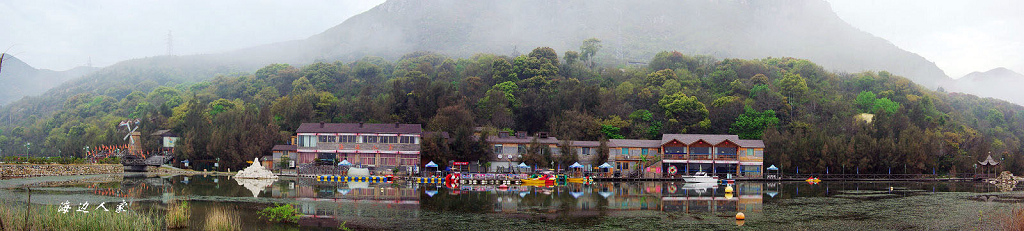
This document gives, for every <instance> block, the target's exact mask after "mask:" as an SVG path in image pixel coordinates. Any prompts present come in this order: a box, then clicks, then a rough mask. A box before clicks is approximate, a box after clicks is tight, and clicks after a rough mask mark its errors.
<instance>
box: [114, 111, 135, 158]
mask: <svg viewBox="0 0 1024 231" xmlns="http://www.w3.org/2000/svg"><path fill="white" fill-rule="evenodd" d="M132 124H135V127H134V128H133V127H132ZM118 126H119V127H126V128H127V130H128V134H127V135H125V136H124V138H122V140H127V141H128V150H129V152H128V153H129V154H134V153H133V152H135V151H136V150H138V149H136V148H135V145H136V144H135V137H134V136H133V134H135V130H138V129H139V119H135V120H125V121H121V123H119V124H118Z"/></svg>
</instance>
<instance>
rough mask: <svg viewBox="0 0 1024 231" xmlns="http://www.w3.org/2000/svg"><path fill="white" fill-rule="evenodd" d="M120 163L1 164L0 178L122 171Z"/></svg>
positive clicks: (122, 167)
mask: <svg viewBox="0 0 1024 231" xmlns="http://www.w3.org/2000/svg"><path fill="white" fill-rule="evenodd" d="M122 172H124V166H122V165H120V164H0V178H11V177H33V176H71V175H95V174H110V173H122Z"/></svg>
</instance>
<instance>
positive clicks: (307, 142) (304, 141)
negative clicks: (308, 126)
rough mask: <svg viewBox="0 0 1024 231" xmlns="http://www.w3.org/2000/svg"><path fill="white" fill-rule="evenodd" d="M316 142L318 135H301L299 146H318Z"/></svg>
mask: <svg viewBox="0 0 1024 231" xmlns="http://www.w3.org/2000/svg"><path fill="white" fill-rule="evenodd" d="M316 142H317V137H316V136H299V146H301V147H307V148H310V147H316Z"/></svg>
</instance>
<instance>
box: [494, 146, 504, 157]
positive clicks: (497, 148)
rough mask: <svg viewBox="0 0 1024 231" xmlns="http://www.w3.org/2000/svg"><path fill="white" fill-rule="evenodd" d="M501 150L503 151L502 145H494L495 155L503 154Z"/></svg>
mask: <svg viewBox="0 0 1024 231" xmlns="http://www.w3.org/2000/svg"><path fill="white" fill-rule="evenodd" d="M501 149H503V148H502V145H500V144H495V145H494V153H495V154H499V155H500V154H501Z"/></svg>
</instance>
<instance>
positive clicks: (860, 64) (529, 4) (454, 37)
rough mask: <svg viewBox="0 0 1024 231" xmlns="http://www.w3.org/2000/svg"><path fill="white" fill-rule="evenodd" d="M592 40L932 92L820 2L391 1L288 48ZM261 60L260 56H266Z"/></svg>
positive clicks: (449, 50) (464, 48) (479, 46)
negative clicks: (800, 65) (841, 74)
mask: <svg viewBox="0 0 1024 231" xmlns="http://www.w3.org/2000/svg"><path fill="white" fill-rule="evenodd" d="M591 37H593V38H598V39H601V40H602V41H603V42H604V44H605V48H606V51H607V52H602V54H601V55H600V56H599V57H598V58H599V59H600V60H603V61H606V62H616V63H625V62H626V61H643V60H649V59H650V58H651V57H653V55H654V54H655V53H657V52H659V51H664V50H670V51H671V50H676V51H680V52H683V53H687V54H694V55H711V56H714V57H718V58H764V57H769V56H772V57H782V56H788V57H797V58H806V59H810V60H814V61H815V62H817V63H820V64H822V65H824V66H825V67H826V68H832V69H835V70H841V71H847V72H859V71H864V70H875V71H878V70H887V71H890V72H892V73H895V74H898V75H903V76H906V77H908V78H911V79H912V80H914V81H915V82H918V83H920V84H923V85H925V86H928V87H930V88H935V87H937V86H938V85H939V84H942V83H946V82H947V81H948V80H949V78H948V77H947V76H946V75H945V74H944V73H943V72H942V71H941V70H939V69H938V67H936V66H935V65H934V64H933V63H931V62H929V61H927V60H925V59H924V58H922V57H920V56H918V55H916V54H913V53H910V52H907V51H904V50H901V49H899V48H897V47H896V46H894V45H892V44H891V43H889V42H887V41H885V40H883V39H881V38H878V37H875V36H872V35H870V34H867V33H865V32H863V31H860V30H858V29H856V28H853V27H851V26H850V25H849V24H847V23H845V22H843V21H842V20H841V19H839V18H838V17H837V16H836V15H835V13H834V12H832V10H831V8H829V5H828V3H826V2H823V1H819V0H793V1H773V2H762V1H646V2H643V3H642V4H640V3H636V2H628V1H511V2H490V1H460V0H446V1H430V2H424V1H408V0H393V1H388V2H386V3H384V4H382V5H380V6H377V7H376V8H374V9H371V10H370V11H368V12H366V13H363V14H360V15H357V16H355V17H353V18H351V19H349V20H347V21H345V22H344V23H342V24H341V25H338V26H336V27H334V28H331V29H329V30H327V31H326V32H324V33H322V34H319V35H316V36H313V37H312V38H310V39H308V40H307V41H305V42H304V43H302V44H301V45H299V44H294V45H296V46H294V47H293V48H295V49H296V50H303V48H305V50H306V51H305V52H304V53H306V54H305V55H306V56H312V57H322V58H340V59H354V58H358V57H362V56H364V55H375V56H382V57H387V58H394V57H395V56H397V55H400V54H404V53H407V52H411V51H418V50H428V51H437V52H440V53H445V54H449V55H454V56H459V57H466V56H469V55H472V54H474V53H479V52H490V53H499V54H508V55H515V54H517V53H518V54H522V53H525V52H527V51H528V50H530V49H532V48H533V47H539V46H550V47H552V48H554V49H555V50H557V51H559V52H562V51H566V50H576V49H577V48H578V47H579V45H580V43H581V42H582V41H583V40H584V39H586V38H591ZM273 55H274V54H273V53H268V54H267V55H265V56H268V57H269V56H273Z"/></svg>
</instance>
